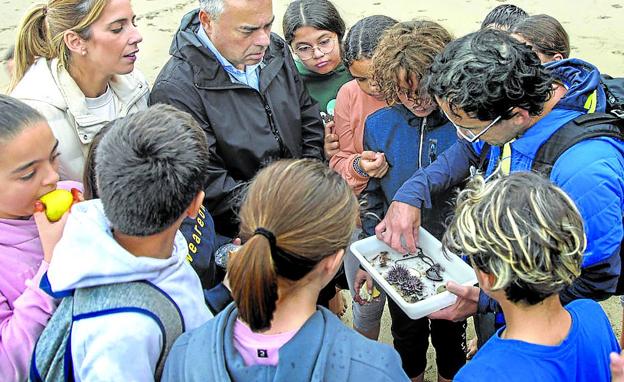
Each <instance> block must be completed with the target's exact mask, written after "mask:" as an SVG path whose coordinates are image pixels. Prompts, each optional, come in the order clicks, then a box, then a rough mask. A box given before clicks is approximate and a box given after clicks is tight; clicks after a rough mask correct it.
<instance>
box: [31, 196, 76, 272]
mask: <svg viewBox="0 0 624 382" xmlns="http://www.w3.org/2000/svg"><path fill="white" fill-rule="evenodd" d="M71 193H72V196H73V198H74V202H73V203H72V205H74V204H76V203H80V202H83V201H84V197H83V196H82V192H80V190H78V189H76V188H72V189H71ZM68 216H69V211H67V212H66V213H64V214H63V216H62V217H61V219H60V220H59V221H56V222H54V223H52V222H50V221H49V220H48V218H47V216H46V214H45V206H44V205H43V203H41V201H36V202H35V213H34V214H33V218H34V219H35V223H36V224H37V230H38V231H39V239H40V240H41V246H42V248H43V259H44V260H45V261H46V262H47V263H50V260H52V253H53V252H54V247H55V246H56V243H58V242H59V240H61V236H62V235H63V229H64V228H65V223H66V222H67V217H68Z"/></svg>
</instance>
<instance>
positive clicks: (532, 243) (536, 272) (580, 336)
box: [443, 172, 620, 382]
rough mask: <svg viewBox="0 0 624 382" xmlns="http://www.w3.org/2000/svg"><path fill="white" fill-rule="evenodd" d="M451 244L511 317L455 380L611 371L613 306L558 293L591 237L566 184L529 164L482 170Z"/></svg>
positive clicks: (557, 377) (510, 380)
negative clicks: (496, 172) (512, 169)
mask: <svg viewBox="0 0 624 382" xmlns="http://www.w3.org/2000/svg"><path fill="white" fill-rule="evenodd" d="M443 245H444V246H445V247H446V248H449V249H450V250H452V251H453V252H456V253H464V254H466V255H467V256H468V259H469V261H470V263H471V264H472V266H473V268H474V269H475V271H476V273H477V279H478V280H479V287H480V288H481V289H482V290H483V291H484V292H485V293H487V294H488V295H489V296H490V297H492V298H493V299H495V300H496V301H497V302H498V303H499V304H500V306H501V308H502V310H503V314H504V315H505V320H506V326H504V327H502V328H501V329H499V330H498V331H497V332H496V334H495V335H494V336H492V338H490V339H489V340H488V342H487V343H486V344H485V345H484V346H483V347H482V348H481V349H479V351H478V352H477V354H476V356H475V357H474V358H473V359H472V361H470V362H469V363H468V364H467V365H466V366H464V368H462V369H461V370H460V371H459V373H457V375H456V376H455V378H454V379H453V380H454V381H494V380H496V381H506V382H514V381H587V382H589V381H609V380H610V378H611V376H610V371H609V353H610V352H619V350H620V347H619V345H618V343H617V340H616V339H615V335H614V334H613V330H612V329H611V324H610V323H609V319H608V318H607V316H606V314H605V312H604V311H603V310H602V308H601V307H600V305H598V303H596V302H595V301H592V300H588V299H578V300H574V301H572V302H570V303H569V304H567V305H566V306H565V307H564V306H563V305H562V304H561V300H560V297H559V293H560V292H561V291H562V290H563V289H564V288H565V287H567V286H569V285H570V284H572V281H574V279H575V278H577V277H578V276H579V275H580V274H581V262H582V258H583V251H584V250H585V245H586V239H585V234H584V231H583V220H582V218H581V216H580V215H579V212H578V210H577V209H576V207H575V205H574V202H573V201H572V200H571V199H570V197H568V196H567V195H566V193H565V192H563V191H562V190H561V189H560V188H558V187H556V186H554V185H553V184H552V183H550V181H549V180H547V179H545V178H543V177H541V176H540V175H537V174H535V173H530V172H518V173H514V174H512V175H510V176H509V177H505V178H502V179H498V180H496V181H491V182H488V183H487V184H485V182H484V180H483V178H481V177H479V178H477V179H476V180H475V181H473V182H472V184H470V185H469V186H468V188H467V189H466V190H464V191H463V192H462V193H461V194H460V195H459V197H458V203H457V209H456V214H455V217H454V218H453V221H452V222H451V224H450V226H449V228H448V230H447V232H446V234H445V236H444V239H443Z"/></svg>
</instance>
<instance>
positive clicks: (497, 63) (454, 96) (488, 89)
mask: <svg viewBox="0 0 624 382" xmlns="http://www.w3.org/2000/svg"><path fill="white" fill-rule="evenodd" d="M553 80H554V79H553V77H552V75H551V74H550V72H549V71H548V69H546V68H544V66H543V65H542V63H541V62H540V61H539V59H538V57H537V55H536V54H535V53H534V52H533V51H532V50H531V48H530V47H529V46H528V45H526V44H523V43H520V42H518V41H517V40H516V39H514V38H512V37H511V36H510V35H509V33H507V32H503V31H500V30H495V29H482V30H480V31H478V32H474V33H471V34H469V35H466V36H464V37H461V38H459V39H457V40H454V41H452V42H451V43H449V44H448V45H447V46H446V48H445V49H444V50H443V51H442V53H441V54H439V55H438V56H437V57H436V59H435V61H434V62H433V65H432V66H431V69H430V75H428V76H427V77H426V79H425V82H426V83H425V85H424V86H426V89H427V91H428V92H429V93H430V94H431V95H432V96H435V97H438V98H440V99H443V100H444V101H446V102H448V103H449V107H450V109H451V112H452V113H457V110H458V109H461V110H463V111H464V112H465V113H466V114H468V116H470V117H471V118H477V119H479V120H481V121H491V120H493V119H495V118H496V117H497V116H501V117H502V118H503V119H508V118H510V117H511V114H512V113H511V108H512V107H520V108H522V109H525V110H527V111H528V112H529V114H530V115H538V114H540V113H541V112H542V110H543V108H544V103H546V101H547V100H548V99H549V98H550V96H551V94H552V84H553Z"/></svg>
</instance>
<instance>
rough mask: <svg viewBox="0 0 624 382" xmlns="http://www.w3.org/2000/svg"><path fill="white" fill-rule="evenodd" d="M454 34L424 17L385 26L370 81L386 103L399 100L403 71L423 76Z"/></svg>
mask: <svg viewBox="0 0 624 382" xmlns="http://www.w3.org/2000/svg"><path fill="white" fill-rule="evenodd" d="M452 39H453V37H452V36H451V34H450V33H449V32H448V31H447V30H446V29H444V27H443V26H441V25H440V24H438V23H435V22H433V21H427V20H412V21H405V22H402V23H398V24H396V25H394V26H393V27H392V28H390V29H388V30H387V31H386V32H385V33H384V35H383V37H382V39H381V41H379V45H378V46H377V49H376V50H375V54H374V55H373V65H372V66H371V72H372V73H373V80H374V81H375V82H376V83H377V86H378V87H379V90H380V91H381V93H382V94H383V95H384V98H385V99H386V102H388V104H389V105H393V104H395V103H398V102H401V101H400V100H399V98H398V94H399V91H400V89H399V76H400V72H401V71H405V76H406V78H408V79H409V78H410V76H411V75H412V74H414V75H415V76H416V78H418V80H420V79H422V78H423V77H424V76H425V74H426V73H427V72H428V71H429V67H430V66H431V64H432V63H433V60H434V58H435V57H436V56H437V55H438V54H439V53H440V52H441V51H442V50H443V49H444V47H445V46H446V44H448V43H449V42H451V40H452Z"/></svg>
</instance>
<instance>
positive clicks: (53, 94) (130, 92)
mask: <svg viewBox="0 0 624 382" xmlns="http://www.w3.org/2000/svg"><path fill="white" fill-rule="evenodd" d="M109 86H110V87H111V90H112V91H113V94H114V96H115V97H116V98H117V101H118V105H119V108H120V109H119V114H118V115H117V117H123V116H125V115H127V114H131V113H135V112H137V111H140V110H144V109H146V108H147V101H148V96H149V87H148V84H147V81H146V80H145V78H144V77H143V74H142V73H140V72H139V70H137V69H135V70H134V71H133V72H132V73H130V74H126V75H118V76H114V77H113V79H112V80H111V82H110V83H109ZM11 95H12V96H13V97H15V98H18V99H20V100H22V101H24V102H25V103H27V104H29V105H30V106H32V107H34V108H35V109H37V110H38V111H39V112H40V113H41V114H43V116H44V117H45V118H46V119H47V121H48V124H49V125H50V127H51V128H52V131H53V132H54V135H55V136H56V138H57V139H58V140H59V152H60V153H61V155H60V157H59V160H60V171H59V172H60V176H61V180H76V181H82V171H83V167H84V161H85V158H86V155H87V152H88V149H89V143H91V141H92V140H93V136H94V135H95V134H96V133H97V132H98V131H100V129H101V128H102V127H103V126H104V125H105V124H106V123H107V122H108V121H106V120H103V119H102V118H100V117H97V116H95V115H93V114H90V113H89V110H88V109H87V104H86V101H85V96H84V94H83V93H82V91H81V90H80V88H79V87H78V85H77V84H76V82H75V81H74V80H73V78H72V77H71V76H70V75H69V73H68V72H67V70H65V69H64V68H62V67H59V66H58V60H57V59H53V60H51V61H48V60H46V59H44V58H39V59H37V60H36V61H35V63H34V64H33V65H32V66H31V67H30V68H29V69H28V71H27V72H26V74H25V75H24V78H22V80H21V81H20V82H19V83H18V84H17V86H16V87H15V89H14V90H13V92H12V93H11Z"/></svg>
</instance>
